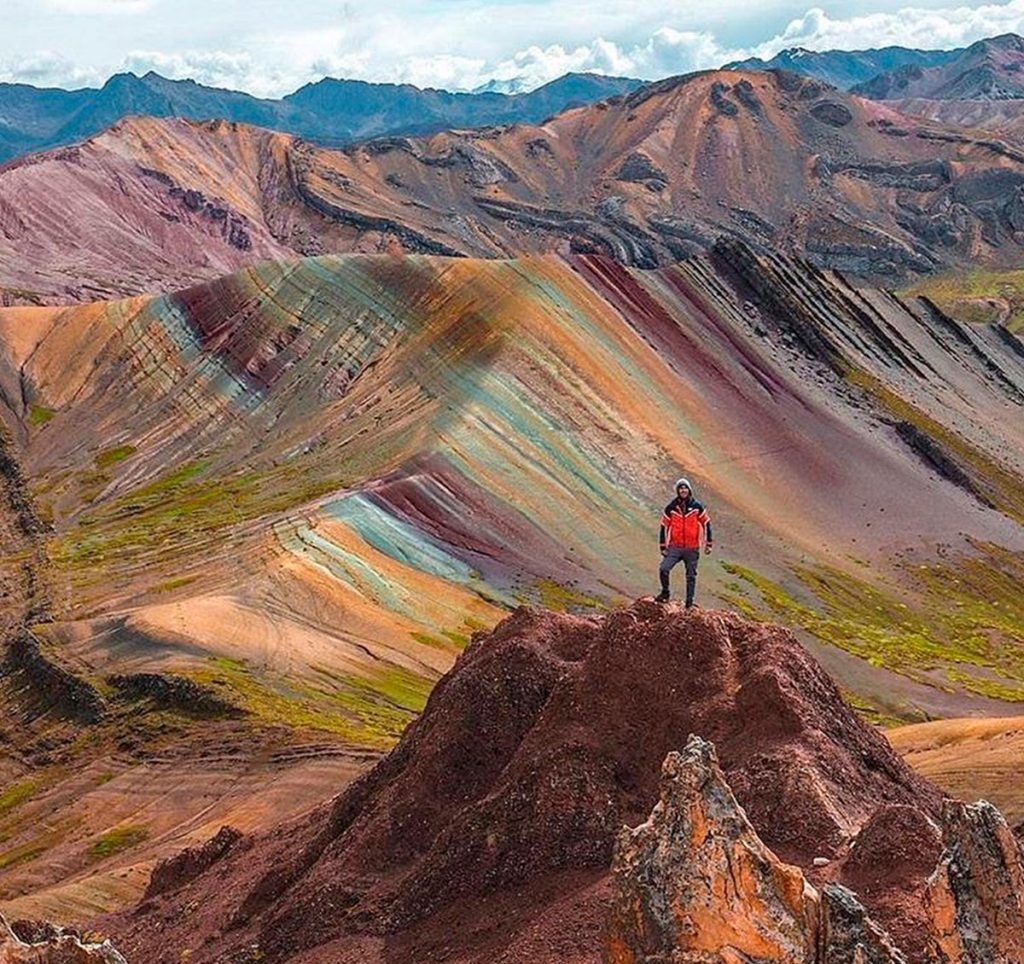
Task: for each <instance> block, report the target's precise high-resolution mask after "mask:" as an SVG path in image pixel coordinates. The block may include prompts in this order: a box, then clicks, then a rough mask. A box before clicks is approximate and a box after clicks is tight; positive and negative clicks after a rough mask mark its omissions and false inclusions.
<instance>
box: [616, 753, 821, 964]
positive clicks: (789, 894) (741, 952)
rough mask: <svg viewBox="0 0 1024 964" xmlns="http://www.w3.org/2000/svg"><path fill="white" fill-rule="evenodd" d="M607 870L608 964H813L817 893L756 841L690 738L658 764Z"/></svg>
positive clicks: (710, 759)
mask: <svg viewBox="0 0 1024 964" xmlns="http://www.w3.org/2000/svg"><path fill="white" fill-rule="evenodd" d="M612 872H613V873H614V874H615V879H616V885H617V886H616V907H615V912H614V916H613V918H612V930H611V936H610V938H609V952H608V962H609V964H638V962H641V961H643V962H647V961H660V960H676V959H680V960H694V961H697V960H704V959H706V958H708V959H716V960H717V959H721V960H727V959H728V958H729V955H732V956H733V957H735V958H736V959H737V960H745V959H751V958H752V959H754V960H758V961H787V960H793V961H810V960H813V959H814V951H815V945H816V943H817V930H818V916H819V914H820V910H821V901H820V898H819V896H818V894H817V892H816V891H815V890H814V888H813V887H811V886H810V885H809V884H808V883H807V881H806V880H805V879H804V876H803V874H802V873H801V871H800V869H799V868H798V867H793V866H791V865H789V864H784V863H782V861H780V860H779V859H778V857H776V856H775V854H773V853H772V852H771V851H770V850H769V849H768V848H767V847H766V846H765V845H764V844H763V843H762V841H761V839H760V838H759V837H758V836H757V832H756V831H755V830H754V828H753V827H752V826H751V825H750V821H749V820H748V819H747V816H746V814H745V813H744V812H743V809H742V808H741V807H740V805H739V804H738V803H737V802H736V798H735V797H734V796H733V794H732V791H731V790H730V789H729V785H728V784H727V783H726V781H725V776H724V775H723V773H722V770H721V768H720V767H719V765H718V760H717V758H716V756H715V751H714V747H712V746H711V744H710V743H707V742H705V741H704V740H701V739H700V738H699V737H691V738H690V741H689V742H688V743H687V745H686V749H685V750H684V751H683V753H681V754H680V753H675V752H673V753H670V754H669V755H668V757H667V758H666V759H665V765H664V767H663V768H662V776H661V799H660V800H659V801H658V803H657V804H656V805H655V807H654V810H653V811H652V813H651V816H650V818H649V819H648V820H647V821H646V822H645V823H642V824H641V825H640V826H639V827H636V828H634V829H628V828H626V829H624V830H623V831H622V833H621V834H620V835H619V839H618V844H617V848H616V856H615V862H614V864H613V867H612ZM709 955H712V957H711V958H709V957H708V956H709ZM713 955H717V957H713Z"/></svg>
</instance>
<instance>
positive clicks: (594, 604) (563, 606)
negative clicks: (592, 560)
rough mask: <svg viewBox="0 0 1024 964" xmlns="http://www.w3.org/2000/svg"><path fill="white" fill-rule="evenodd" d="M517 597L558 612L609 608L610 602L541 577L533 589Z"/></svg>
mask: <svg viewBox="0 0 1024 964" xmlns="http://www.w3.org/2000/svg"><path fill="white" fill-rule="evenodd" d="M516 598H517V599H519V601H520V602H523V603H535V604H536V605H538V606H540V607H542V608H543V609H551V610H553V611H554V612H557V613H564V612H573V611H578V610H592V609H600V610H606V609H608V604H607V602H605V600H603V599H599V598H598V597H597V596H591V595H589V594H588V593H585V592H581V591H580V590H579V589H576V588H575V587H574V586H572V585H570V584H568V583H562V582H557V581H556V580H554V579H540V580H538V581H537V582H536V583H534V585H533V588H532V590H531V591H529V592H526V593H518V594H517V597H516Z"/></svg>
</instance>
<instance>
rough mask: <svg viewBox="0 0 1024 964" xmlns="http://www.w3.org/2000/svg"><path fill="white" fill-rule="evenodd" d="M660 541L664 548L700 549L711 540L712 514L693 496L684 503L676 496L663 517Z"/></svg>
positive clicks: (666, 507) (666, 508)
mask: <svg viewBox="0 0 1024 964" xmlns="http://www.w3.org/2000/svg"><path fill="white" fill-rule="evenodd" d="M658 541H659V543H660V544H661V548H662V549H699V548H700V547H701V545H702V544H703V543H705V542H711V516H709V515H708V510H707V509H705V508H704V506H703V505H702V504H701V503H700V502H698V501H697V500H696V499H695V498H693V496H691V497H690V498H689V499H687V500H686V502H685V503H684V502H683V500H682V499H679V498H675V499H673V500H672V501H671V502H670V503H669V504H668V505H667V506H665V513H664V515H662V517H661V532H660V534H659V536H658Z"/></svg>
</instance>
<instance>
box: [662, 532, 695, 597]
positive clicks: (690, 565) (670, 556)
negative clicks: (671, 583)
mask: <svg viewBox="0 0 1024 964" xmlns="http://www.w3.org/2000/svg"><path fill="white" fill-rule="evenodd" d="M698 562H700V549H679V548H677V547H675V546H669V547H668V550H667V551H666V552H665V555H664V556H662V557H661V565H660V566H659V567H658V575H659V576H660V577H661V591H662V592H664V593H667V592H668V574H669V573H670V572H671V571H672V569H673V568H674V567H675V566H677V565H679V563H682V564H683V565H684V566H686V605H687V606H692V605H693V595H694V593H695V592H696V591H697V563H698Z"/></svg>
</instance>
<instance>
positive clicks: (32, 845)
mask: <svg viewBox="0 0 1024 964" xmlns="http://www.w3.org/2000/svg"><path fill="white" fill-rule="evenodd" d="M49 846H50V845H49V844H48V843H46V842H40V841H38V840H33V841H30V842H29V843H26V844H22V845H21V846H20V847H13V848H11V849H10V850H5V851H3V852H0V870H7V869H8V868H10V867H16V866H17V865H18V864H27V863H28V862H29V861H30V860H35V859H36V857H39V856H42V855H43V854H44V853H46V851H47V850H48V849H49Z"/></svg>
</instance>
